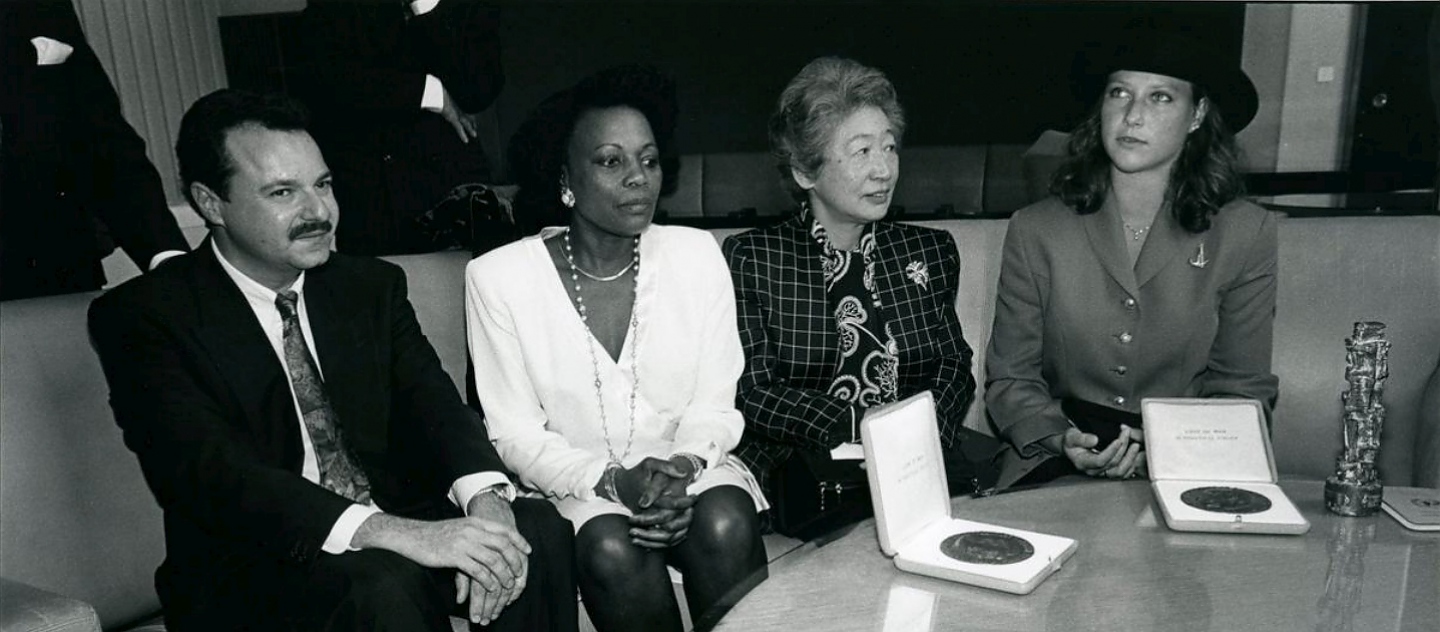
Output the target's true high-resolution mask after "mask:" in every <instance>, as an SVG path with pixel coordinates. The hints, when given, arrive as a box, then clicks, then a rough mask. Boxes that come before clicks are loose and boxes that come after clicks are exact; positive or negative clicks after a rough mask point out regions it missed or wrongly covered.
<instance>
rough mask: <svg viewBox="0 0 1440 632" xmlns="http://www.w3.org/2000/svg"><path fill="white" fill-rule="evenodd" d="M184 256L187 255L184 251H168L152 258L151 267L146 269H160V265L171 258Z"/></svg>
mask: <svg viewBox="0 0 1440 632" xmlns="http://www.w3.org/2000/svg"><path fill="white" fill-rule="evenodd" d="M183 254H185V251H184V250H166V251H165V252H162V253H160V254H157V255H155V256H153V257H150V267H148V268H145V269H146V270H154V269H155V268H157V267H159V265H160V264H162V263H164V262H165V260H166V259H169V258H170V257H178V256H180V255H183Z"/></svg>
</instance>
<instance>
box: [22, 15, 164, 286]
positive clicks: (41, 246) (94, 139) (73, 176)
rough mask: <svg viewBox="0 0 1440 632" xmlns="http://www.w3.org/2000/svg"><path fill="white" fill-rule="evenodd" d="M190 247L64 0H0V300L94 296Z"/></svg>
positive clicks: (93, 53) (140, 141) (152, 167)
mask: <svg viewBox="0 0 1440 632" xmlns="http://www.w3.org/2000/svg"><path fill="white" fill-rule="evenodd" d="M117 244H118V245H119V246H120V247H121V248H123V249H124V250H125V254H127V255H129V256H130V258H131V259H132V260H134V261H135V265H136V266H138V267H139V268H140V269H141V270H150V269H152V268H153V267H154V266H155V265H158V264H159V262H160V261H162V260H163V259H164V258H165V256H168V255H169V254H178V253H179V252H184V251H187V250H189V249H190V246H189V244H188V243H186V241H185V236H184V235H183V234H181V232H180V227H179V225H177V224H176V222H175V217H174V215H171V213H170V208H169V206H168V205H167V204H166V202H165V191H164V188H163V186H162V185H161V183H160V174H159V173H158V172H157V171H156V170H155V166H154V165H152V164H150V159H149V158H147V157H146V155H145V141H143V140H141V139H140V136H139V135H138V134H136V133H135V130H134V129H133V128H131V127H130V124H129V123H126V122H125V117H124V115H123V114H122V113H121V110H120V98H119V97H118V96H117V95H116V94H115V88H114V87H113V86H111V84H110V78H109V77H107V76H106V75H105V69H104V68H102V67H101V66H100V60H99V59H98V58H97V57H96V56H95V51H94V50H92V49H91V48H90V45H89V44H88V43H86V41H85V34H84V33H83V32H82V31H81V30H80V21H79V19H78V18H76V16H75V10H74V8H73V7H72V6H71V4H70V2H69V0H6V1H4V2H0V300H3V299H16V298H27V297H32V296H45V295H49V294H64V293H68V292H84V291H90V290H98V289H100V287H102V286H103V285H105V274H104V270H103V269H102V267H101V265H100V261H101V260H102V259H104V258H105V256H106V255H109V254H110V253H111V252H112V251H113V250H114V249H115V246H116V245H117Z"/></svg>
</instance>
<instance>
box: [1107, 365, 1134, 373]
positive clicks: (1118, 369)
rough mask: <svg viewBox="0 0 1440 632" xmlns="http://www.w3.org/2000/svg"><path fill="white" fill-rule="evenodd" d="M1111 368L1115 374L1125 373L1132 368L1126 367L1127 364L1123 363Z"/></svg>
mask: <svg viewBox="0 0 1440 632" xmlns="http://www.w3.org/2000/svg"><path fill="white" fill-rule="evenodd" d="M1111 370H1112V371H1114V372H1115V375H1125V373H1126V372H1128V371H1129V370H1130V369H1128V368H1126V367H1125V365H1123V364H1122V365H1120V366H1117V367H1115V368H1113V369H1111Z"/></svg>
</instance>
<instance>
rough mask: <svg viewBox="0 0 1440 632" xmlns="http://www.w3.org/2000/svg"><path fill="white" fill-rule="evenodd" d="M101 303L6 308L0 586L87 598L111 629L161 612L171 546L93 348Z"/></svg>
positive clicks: (57, 301)
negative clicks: (92, 324)
mask: <svg viewBox="0 0 1440 632" xmlns="http://www.w3.org/2000/svg"><path fill="white" fill-rule="evenodd" d="M94 297H95V294H94V293H84V294H71V295H65V296H51V297H44V298H36V299H29V300H22V301H5V302H3V303H0V366H3V367H4V370H3V371H0V500H3V504H4V511H3V512H0V577H4V578H6V579H11V580H18V581H21V582H25V583H27V584H30V585H32V586H36V587H39V588H43V589H45V590H49V591H53V592H57V593H60V594H63V595H65V596H67V597H71V598H75V599H80V600H83V601H85V602H87V603H89V604H90V605H91V606H93V607H94V609H95V610H96V612H98V613H99V617H100V621H101V622H102V623H104V624H105V626H106V627H112V626H114V625H116V624H120V623H125V622H130V621H135V620H137V619H140V618H142V617H144V616H147V615H150V614H153V613H155V612H156V611H158V610H159V608H160V604H159V600H158V598H157V597H156V596H155V588H154V583H153V579H152V578H153V574H154V572H155V568H156V567H157V566H158V565H159V564H160V562H161V560H162V559H163V558H164V555H165V544H164V534H163V528H162V525H161V518H160V508H159V505H157V504H156V503H155V499H154V497H153V496H151V495H150V491H149V489H148V488H147V487H146V486H145V481H144V479H143V477H142V476H141V474H140V466H139V464H138V463H137V462H136V460H135V456H134V455H133V454H131V453H130V451H129V450H128V449H126V448H125V445H124V443H123V442H122V441H121V437H120V428H119V427H118V426H116V425H115V421H114V418H113V417H112V416H111V413H110V405H109V399H108V394H109V389H108V387H107V386H106V383H105V376H104V374H103V373H102V372H101V370H100V361H99V359H98V358H97V357H96V355H95V352H94V351H93V350H92V349H91V348H90V338H89V336H88V335H87V333H86V324H85V318H86V312H87V310H88V308H89V305H90V300H91V299H92V298H94ZM7 629H8V628H7Z"/></svg>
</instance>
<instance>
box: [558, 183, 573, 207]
mask: <svg viewBox="0 0 1440 632" xmlns="http://www.w3.org/2000/svg"><path fill="white" fill-rule="evenodd" d="M560 203H561V204H564V205H565V208H575V192H574V191H571V190H570V187H564V188H562V189H560Z"/></svg>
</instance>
